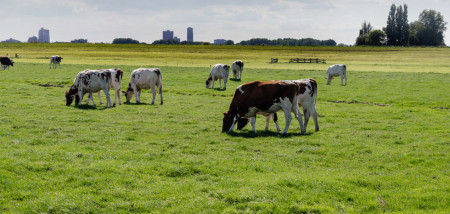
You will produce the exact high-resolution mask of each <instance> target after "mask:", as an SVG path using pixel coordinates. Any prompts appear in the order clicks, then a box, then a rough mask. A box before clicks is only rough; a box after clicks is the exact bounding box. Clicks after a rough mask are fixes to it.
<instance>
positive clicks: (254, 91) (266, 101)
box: [222, 81, 303, 134]
mask: <svg viewBox="0 0 450 214" xmlns="http://www.w3.org/2000/svg"><path fill="white" fill-rule="evenodd" d="M298 91H299V87H298V86H297V85H296V84H293V82H292V81H290V82H289V81H265V82H262V81H253V82H249V83H245V84H243V85H240V86H239V87H237V88H236V90H235V92H234V95H233V99H232V101H231V103H230V107H229V109H228V112H225V113H224V117H223V125H222V132H225V131H233V129H234V126H235V124H236V122H238V121H239V120H241V119H243V118H250V119H251V124H252V130H253V131H255V123H256V114H258V113H260V112H262V113H264V114H271V113H276V112H277V111H279V110H283V112H284V116H285V118H286V127H285V128H284V131H283V134H285V133H286V132H287V130H288V129H289V124H290V123H291V120H292V115H291V112H293V113H294V115H295V118H297V120H298V122H299V124H300V127H302V126H303V123H302V121H301V117H300V116H299V115H301V113H300V111H299V109H298V105H297V102H298V93H299V92H298Z"/></svg>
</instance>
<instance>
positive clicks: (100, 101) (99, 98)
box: [55, 68, 103, 105]
mask: <svg viewBox="0 0 450 214" xmlns="http://www.w3.org/2000/svg"><path fill="white" fill-rule="evenodd" d="M55 69H56V68H55ZM91 94H92V93H91ZM97 96H98V102H99V103H100V105H102V104H103V102H102V98H101V97H100V91H98V93H97ZM92 102H94V99H92Z"/></svg>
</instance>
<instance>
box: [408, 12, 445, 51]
mask: <svg viewBox="0 0 450 214" xmlns="http://www.w3.org/2000/svg"><path fill="white" fill-rule="evenodd" d="M417 25H419V26H416V28H417V29H416V30H417V32H416V35H415V37H416V38H417V40H418V43H419V45H426V46H441V45H445V43H444V32H445V31H446V30H447V27H446V25H447V22H445V21H444V17H443V16H442V15H441V13H439V12H436V11H435V10H424V11H423V12H422V13H420V15H419V20H418V23H417Z"/></svg>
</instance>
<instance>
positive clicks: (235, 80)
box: [230, 78, 241, 82]
mask: <svg viewBox="0 0 450 214" xmlns="http://www.w3.org/2000/svg"><path fill="white" fill-rule="evenodd" d="M230 81H233V82H241V79H235V78H230Z"/></svg>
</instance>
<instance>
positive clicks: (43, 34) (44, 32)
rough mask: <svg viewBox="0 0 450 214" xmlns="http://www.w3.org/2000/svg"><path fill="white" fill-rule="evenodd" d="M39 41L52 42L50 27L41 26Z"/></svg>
mask: <svg viewBox="0 0 450 214" xmlns="http://www.w3.org/2000/svg"><path fill="white" fill-rule="evenodd" d="M39 42H41V43H50V31H49V30H48V29H44V28H41V29H40V30H39Z"/></svg>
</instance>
